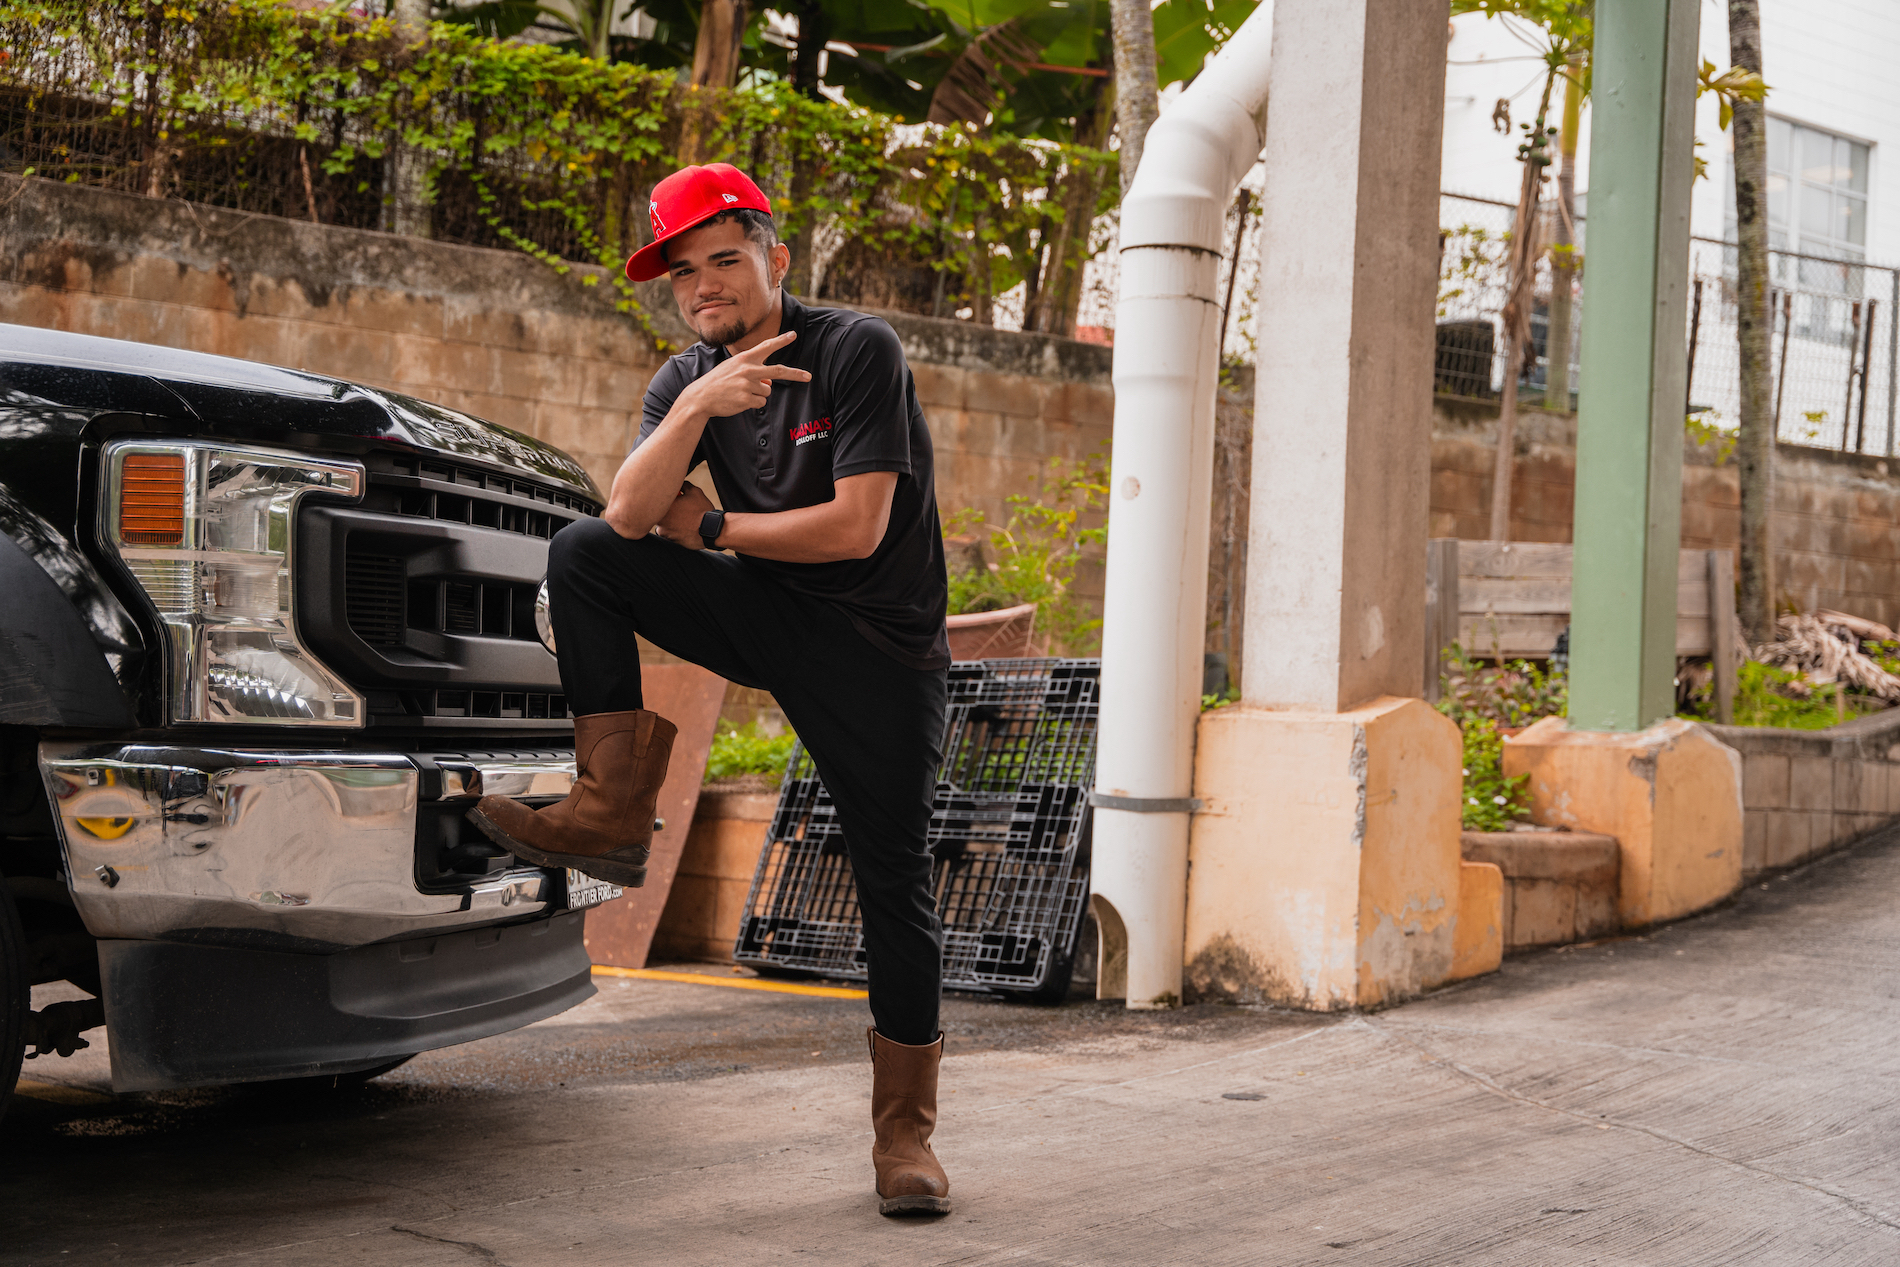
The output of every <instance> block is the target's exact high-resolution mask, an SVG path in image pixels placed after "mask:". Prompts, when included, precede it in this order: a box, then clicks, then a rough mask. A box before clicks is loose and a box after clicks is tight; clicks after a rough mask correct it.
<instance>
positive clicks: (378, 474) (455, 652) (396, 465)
mask: <svg viewBox="0 0 1900 1267" xmlns="http://www.w3.org/2000/svg"><path fill="white" fill-rule="evenodd" d="M365 465H367V466H368V467H369V479H368V487H367V489H366V490H365V494H364V497H363V500H362V502H360V503H359V504H357V505H355V506H349V507H342V506H333V505H320V504H318V503H314V502H313V503H309V504H307V505H306V506H305V507H304V508H303V509H302V510H300V511H299V520H298V522H299V527H298V532H297V547H296V549H297V558H298V563H297V573H296V575H297V586H298V624H299V627H300V629H301V630H302V631H303V632H304V634H305V635H306V636H307V637H308V638H309V639H310V640H311V642H312V645H313V648H315V649H317V650H318V651H319V654H321V655H322V656H323V658H324V660H325V662H326V663H328V664H330V665H332V667H334V668H336V669H337V670H338V671H339V672H340V673H342V674H344V676H345V677H346V678H348V679H349V681H350V682H351V683H352V684H353V685H356V686H357V687H358V688H359V689H362V690H363V691H364V692H365V694H366V697H367V699H368V701H369V712H370V715H371V718H372V719H373V720H374V719H383V720H389V721H406V722H410V723H418V724H424V725H432V724H436V723H435V721H434V719H437V718H440V719H445V720H444V721H443V722H442V723H441V724H445V725H448V724H474V725H477V726H490V727H493V726H502V727H506V726H507V725H508V724H509V723H514V724H516V725H531V724H533V723H535V722H543V723H545V722H547V721H556V722H560V723H563V724H564V723H565V719H566V718H567V717H568V708H567V701H566V699H565V698H564V696H563V695H562V694H561V687H560V674H559V672H558V670H557V668H556V666H555V663H554V657H553V656H552V655H551V654H549V652H548V651H547V649H546V648H545V647H543V646H542V645H541V642H540V639H539V638H538V637H537V636H536V634H535V626H534V600H535V595H536V593H537V591H538V590H539V589H540V586H541V582H542V580H543V578H544V577H545V576H546V574H547V548H548V547H547V543H548V541H549V540H550V539H551V538H552V537H553V536H554V534H555V533H557V532H559V531H560V530H561V529H562V528H564V527H566V526H567V525H568V524H570V523H572V522H573V521H574V520H576V519H579V518H581V517H582V516H584V515H590V514H593V513H596V512H597V510H598V509H599V507H598V505H597V504H596V503H595V502H594V501H592V500H591V499H589V498H587V497H585V496H583V495H581V494H580V493H579V492H577V491H576V490H574V489H571V488H564V487H561V486H559V485H557V484H555V483H553V482H551V481H540V480H534V479H524V478H521V477H519V476H515V475H512V474H511V475H496V474H491V473H489V472H486V471H483V470H480V469H479V468H477V467H474V466H472V465H465V464H462V463H457V462H452V461H442V460H438V459H436V458H434V457H433V456H430V457H423V456H420V455H409V454H403V455H391V454H372V455H371V456H370V458H369V460H368V461H367V462H366V463H365ZM446 719H457V720H456V721H454V722H450V721H448V720H446Z"/></svg>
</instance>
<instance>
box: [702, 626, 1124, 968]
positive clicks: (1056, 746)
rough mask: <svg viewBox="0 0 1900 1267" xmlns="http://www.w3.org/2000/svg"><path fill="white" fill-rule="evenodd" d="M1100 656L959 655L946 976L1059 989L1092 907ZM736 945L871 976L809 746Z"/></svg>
mask: <svg viewBox="0 0 1900 1267" xmlns="http://www.w3.org/2000/svg"><path fill="white" fill-rule="evenodd" d="M1100 669H1101V665H1100V662H1099V661H1097V660H1055V659H1042V660H983V661H975V662H967V663H959V664H955V665H952V666H951V668H950V689H949V700H948V707H947V709H946V711H945V718H944V762H943V766H942V767H941V769H940V770H939V771H938V780H937V792H936V798H935V803H934V805H933V806H932V811H931V816H930V837H929V839H930V850H931V853H932V854H933V855H934V856H935V858H936V867H935V872H934V875H933V877H932V879H933V886H934V888H935V892H936V897H937V911H938V914H939V916H940V917H941V918H942V920H943V933H944V948H943V949H944V964H943V968H944V984H945V985H946V986H949V987H952V988H961V989H982V990H1001V991H1008V992H1012V993H1017V992H1020V993H1039V992H1045V991H1051V990H1055V989H1061V988H1066V986H1067V984H1068V972H1069V968H1070V964H1071V961H1072V959H1073V956H1074V953H1075V949H1076V938H1077V935H1078V933H1079V932H1080V930H1081V926H1082V918H1083V915H1084V913H1085V911H1086V909H1087V906H1088V888H1089V832H1090V828H1091V825H1092V819H1091V814H1090V810H1089V806H1088V790H1089V788H1090V787H1092V786H1093V785H1094V781H1095V726H1096V707H1097V685H1098V681H1099V678H1100ZM733 958H734V959H736V960H738V961H739V962H740V963H746V964H752V965H754V966H756V967H759V968H764V969H767V970H781V971H801V972H810V973H815V974H819V975H822V976H827V977H836V978H841V979H844V980H863V979H864V978H865V976H866V971H865V961H864V938H863V933H862V929H861V927H860V921H859V915H858V898H857V890H856V887H855V886H854V884H853V883H852V877H851V864H850V860H849V858H848V856H847V854H846V850H845V841H844V832H843V829H842V828H841V827H840V825H839V823H838V817H837V809H836V807H835V806H834V805H833V804H832V802H831V797H830V796H829V795H828V794H827V793H826V791H825V787H824V783H823V781H822V780H821V779H819V777H818V772H817V769H816V767H815V766H814V765H813V764H812V760H811V757H810V756H809V755H808V754H807V753H806V752H805V750H804V747H803V745H800V746H798V747H797V748H796V749H794V751H793V755H792V760H791V761H790V762H789V763H788V765H787V766H786V771H785V779H784V782H783V783H782V784H780V787H779V803H778V810H777V812H776V813H775V814H774V815H773V818H772V825H771V828H770V831H769V834H768V836H767V839H766V843H765V847H764V849H763V850H762V851H761V852H760V855H759V866H758V870H757V871H756V872H755V873H754V874H753V877H752V889H751V892H750V894H749V895H748V897H747V900H746V914H745V916H744V918H743V919H742V920H741V922H740V925H739V938H738V942H737V944H736V945H735V947H734V949H733Z"/></svg>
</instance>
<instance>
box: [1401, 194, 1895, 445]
mask: <svg viewBox="0 0 1900 1267" xmlns="http://www.w3.org/2000/svg"><path fill="white" fill-rule="evenodd" d="M1514 214H1515V208H1514V207H1513V206H1512V204H1510V203H1507V202H1499V201H1494V200H1492V199H1486V198H1473V197H1467V196H1464V195H1459V194H1444V195H1441V197H1440V199H1439V224H1440V226H1441V241H1442V243H1443V246H1442V248H1441V251H1440V258H1439V287H1438V373H1437V383H1436V386H1437V389H1438V390H1439V391H1440V392H1441V393H1444V394H1448V395H1454V396H1464V397H1473V398H1479V399H1490V398H1495V397H1496V396H1497V394H1498V393H1499V391H1500V390H1501V389H1502V387H1503V385H1504V372H1505V370H1504V347H1503V334H1502V326H1501V324H1500V321H1499V317H1500V314H1501V313H1502V311H1503V308H1504V297H1505V289H1506V285H1507V279H1506V276H1505V267H1504V260H1505V255H1506V252H1507V251H1508V249H1509V243H1510V232H1511V221H1512V218H1513V216H1514ZM1544 214H1545V217H1546V221H1545V230H1544V237H1545V240H1546V241H1548V240H1549V238H1548V226H1549V217H1550V215H1551V214H1552V209H1550V208H1546V210H1545V213H1544ZM1575 237H1576V239H1577V244H1578V245H1577V252H1578V254H1579V256H1583V257H1585V258H1586V259H1587V255H1588V252H1587V250H1586V249H1585V246H1584V241H1585V237H1586V233H1585V220H1584V218H1583V217H1581V216H1580V217H1578V218H1577V222H1576V226H1575ZM1735 254H1736V251H1735V246H1734V244H1733V243H1728V242H1721V241H1717V240H1714V239H1710V238H1700V237H1699V238H1695V239H1693V240H1692V241H1691V243H1690V264H1689V274H1690V275H1689V287H1690V302H1689V306H1688V307H1689V313H1688V321H1687V325H1686V328H1685V330H1684V332H1683V333H1684V339H1685V344H1686V346H1687V348H1688V350H1689V359H1690V378H1689V390H1688V392H1687V395H1686V399H1685V400H1684V401H1683V412H1684V414H1685V415H1693V416H1694V417H1696V418H1697V419H1698V420H1699V421H1701V422H1703V423H1705V424H1709V425H1711V426H1714V427H1717V428H1720V429H1724V430H1726V429H1732V428H1733V427H1734V426H1735V425H1736V422H1737V421H1738V419H1739V417H1740V412H1741V410H1740V395H1741V384H1740V358H1739V354H1738V351H1737V347H1736V341H1735V335H1736V331H1735V322H1736V304H1735V300H1736V295H1735ZM1769 261H1770V262H1769V277H1770V281H1771V284H1772V286H1773V287H1774V293H1773V311H1774V340H1773V349H1772V353H1773V360H1772V372H1773V380H1774V399H1775V402H1776V419H1777V423H1776V435H1777V436H1778V437H1779V438H1780V439H1781V440H1783V441H1786V442H1788V443H1792V444H1803V445H1809V446H1814V447H1819V448H1830V449H1838V450H1845V451H1849V452H1858V453H1881V454H1892V453H1893V452H1894V451H1895V442H1896V439H1897V437H1896V418H1895V412H1896V410H1895V407H1896V403H1900V393H1897V392H1896V390H1895V385H1896V377H1897V373H1896V372H1897V371H1900V325H1897V324H1896V322H1895V320H1894V318H1895V315H1896V310H1900V271H1896V270H1895V269H1893V268H1889V267H1886V266H1884V265H1879V264H1868V263H1866V262H1864V261H1860V260H1843V259H1830V258H1827V257H1823V256H1817V255H1806V254H1801V253H1799V252H1793V251H1777V250H1771V251H1770V252H1769ZM1586 272H1587V268H1580V269H1578V270H1576V271H1575V272H1574V273H1573V275H1572V277H1573V283H1572V284H1573V292H1572V294H1573V298H1572V303H1571V331H1572V334H1571V340H1570V348H1571V355H1570V363H1571V368H1570V374H1569V384H1570V390H1571V393H1572V398H1571V400H1569V401H1562V402H1559V401H1555V400H1553V401H1551V402H1550V404H1551V406H1552V407H1561V408H1566V409H1568V408H1571V407H1573V406H1574V401H1575V397H1574V393H1575V391H1576V384H1577V371H1578V368H1579V366H1580V361H1579V356H1578V354H1579V351H1580V347H1581V343H1582V329H1583V303H1584V299H1585V291H1586V289H1587V285H1586V282H1585V274H1586ZM1556 276H1557V275H1556V273H1555V270H1553V269H1552V267H1551V261H1550V255H1549V252H1542V253H1541V257H1540V259H1539V262H1538V265H1537V276H1536V278H1535V282H1534V285H1533V294H1534V303H1533V308H1532V314H1531V338H1530V348H1529V349H1528V352H1527V354H1526V355H1525V357H1524V360H1523V362H1522V367H1521V372H1520V375H1519V378H1518V391H1519V398H1520V399H1522V400H1524V401H1525V402H1526V403H1529V404H1539V403H1542V401H1543V399H1544V396H1545V393H1546V389H1547V386H1548V384H1549V382H1550V378H1551V374H1550V364H1549V356H1548V351H1549V346H1550V340H1549V323H1550V312H1551V307H1552V304H1551V299H1552V286H1553V281H1554V280H1555V279H1556Z"/></svg>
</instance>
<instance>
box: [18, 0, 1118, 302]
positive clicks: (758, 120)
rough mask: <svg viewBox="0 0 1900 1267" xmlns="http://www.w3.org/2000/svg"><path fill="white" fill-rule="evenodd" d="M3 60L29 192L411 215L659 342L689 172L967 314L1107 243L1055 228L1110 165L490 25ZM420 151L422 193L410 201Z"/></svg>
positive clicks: (69, 34) (78, 32)
mask: <svg viewBox="0 0 1900 1267" xmlns="http://www.w3.org/2000/svg"><path fill="white" fill-rule="evenodd" d="M0 46H4V48H5V49H7V50H8V51H9V54H10V55H9V56H8V57H7V58H5V59H4V60H0V92H5V91H6V90H11V92H10V93H9V94H8V96H9V98H10V100H9V103H8V120H7V121H8V124H9V142H10V147H11V148H13V149H14V150H15V151H16V153H19V154H22V155H25V156H26V162H25V163H24V164H23V166H24V168H25V169H26V170H27V171H28V172H29V173H30V174H37V175H41V176H45V177H49V178H52V179H59V180H68V181H73V182H76V183H87V184H97V185H102V186H106V187H114V188H123V189H130V190H132V191H134V192H142V193H155V194H158V195H160V196H172V197H187V198H191V199H193V200H196V201H204V202H210V203H214V204H218V205H226V206H234V207H239V208H242V209H245V210H261V211H268V212H270V213H273V214H280V215H289V216H295V217H299V218H301V217H303V216H304V215H306V214H309V215H311V216H313V217H314V216H316V215H317V212H318V206H317V204H318V203H322V205H323V207H324V208H325V209H326V210H327V211H328V212H329V213H330V214H328V215H327V216H325V217H324V218H325V219H326V220H328V221H330V222H336V223H344V222H351V220H350V217H352V216H354V217H355V220H354V222H355V223H357V224H359V226H360V227H385V228H387V227H391V223H392V214H393V213H392V212H391V210H390V208H391V207H392V206H394V205H395V203H396V202H397V201H398V200H399V199H401V198H405V197H407V198H409V199H410V201H412V202H419V203H420V204H421V206H420V207H419V208H416V209H414V214H416V215H417V216H419V217H420V220H419V221H418V222H419V223H421V224H423V225H424V226H428V225H430V224H433V226H434V228H433V229H430V228H428V227H425V228H424V229H423V230H421V231H425V232H432V233H433V234H434V235H435V236H442V237H447V238H450V239H452V240H473V241H480V242H482V243H484V244H491V245H505V246H508V247H511V248H513V249H516V250H519V251H521V252H523V253H525V254H528V255H530V256H533V257H534V258H536V259H539V260H542V261H543V262H545V263H546V264H548V265H549V266H550V267H552V268H555V269H557V270H559V271H562V272H566V271H569V270H570V269H571V268H572V266H574V265H576V264H582V265H590V266H597V267H598V268H600V269H601V270H603V272H602V273H601V274H599V275H596V274H595V273H594V272H593V271H592V270H591V269H589V270H587V271H586V272H584V274H583V275H582V276H581V278H580V279H579V281H580V284H582V285H589V286H598V285H599V284H600V278H601V276H604V277H606V278H607V279H608V282H609V284H610V285H611V286H612V287H613V288H614V290H615V292H616V294H615V303H616V306H617V307H618V308H619V309H620V310H621V311H623V312H626V313H628V314H629V315H631V316H633V317H635V318H636V319H639V320H641V321H642V323H643V324H646V323H645V321H644V314H642V313H641V312H640V303H639V298H638V295H637V292H636V290H635V288H634V287H633V286H632V284H630V283H629V282H628V281H627V280H626V278H625V277H624V275H623V274H622V272H621V267H620V266H621V262H622V261H623V260H624V259H625V258H626V256H627V255H628V254H629V253H631V252H632V251H633V250H635V249H637V248H638V247H639V246H641V245H643V244H644V243H645V242H646V241H647V240H649V239H650V234H649V232H648V228H647V214H646V194H647V192H648V191H649V190H650V189H651V187H652V185H653V184H654V183H655V182H656V181H657V180H658V179H659V178H660V177H661V176H664V175H665V174H666V173H667V172H668V171H671V170H673V169H674V168H675V167H677V166H678V165H679V164H680V163H681V162H682V161H686V160H687V159H691V160H692V161H699V162H710V161H716V160H724V161H730V162H733V163H736V164H738V165H739V166H740V167H742V168H744V169H745V170H747V171H748V172H749V173H750V174H751V175H752V176H753V178H754V179H755V180H757V181H758V182H759V184H760V186H761V187H762V188H763V189H764V190H765V191H766V193H767V195H768V196H769V197H770V198H771V199H772V204H773V210H774V215H775V218H776V220H777V221H778V227H779V231H780V233H781V235H782V236H784V237H786V238H787V239H788V240H792V239H798V238H799V237H800V235H807V234H809V233H810V232H811V231H813V230H822V231H823V232H824V233H825V234H826V235H828V236H829V237H830V238H831V239H832V240H834V241H843V242H846V243H850V244H853V246H854V247H855V248H867V247H868V248H870V249H872V250H874V251H878V252H882V253H883V258H885V259H892V260H900V261H904V262H908V263H911V264H914V265H916V266H919V267H923V268H927V269H930V270H933V271H934V272H937V273H942V274H945V275H947V279H948V280H952V281H954V282H955V285H954V286H951V287H949V288H948V293H949V297H950V299H951V301H952V304H953V308H954V305H956V304H959V303H961V302H964V301H966V300H969V301H971V302H975V299H976V297H979V296H980V297H981V298H982V299H983V301H984V302H985V303H986V302H987V298H988V297H989V296H992V295H995V294H998V293H1000V292H1002V291H1004V290H1007V289H1009V288H1010V287H1011V286H1014V285H1015V284H1016V283H1017V282H1020V281H1024V280H1025V279H1028V278H1031V277H1032V276H1034V275H1037V270H1039V269H1040V270H1043V271H1042V273H1041V275H1043V276H1052V277H1053V276H1059V275H1060V273H1059V272H1058V271H1056V270H1059V269H1060V268H1066V267H1073V266H1075V265H1077V264H1079V263H1080V261H1081V260H1082V259H1084V258H1086V257H1087V255H1088V254H1089V253H1090V251H1091V248H1092V246H1093V245H1094V244H1093V243H1091V242H1090V241H1089V237H1090V235H1088V234H1086V233H1085V234H1079V235H1064V234H1062V233H1061V232H1060V231H1059V230H1060V227H1061V225H1062V223H1063V222H1064V220H1065V217H1067V215H1068V214H1069V204H1070V203H1071V202H1072V201H1073V197H1072V196H1071V191H1076V190H1080V191H1082V192H1084V193H1086V194H1089V195H1092V196H1093V198H1094V202H1095V206H1094V210H1095V211H1096V212H1098V213H1099V212H1100V211H1102V210H1106V209H1107V208H1109V207H1111V206H1112V205H1113V202H1114V186H1115V182H1114V181H1112V180H1107V179H1104V176H1105V175H1106V173H1107V172H1108V165H1109V163H1110V162H1111V158H1110V156H1109V155H1107V154H1104V153H1101V152H1099V151H1095V150H1090V149H1085V148H1082V147H1078V146H1074V145H1065V144H1059V143H1056V142H1053V141H1045V140H1026V139H1020V138H1014V137H1005V136H994V135H987V134H982V133H979V132H978V131H976V130H975V129H973V128H970V127H968V126H966V125H943V126H940V125H934V124H911V125H903V124H900V123H899V122H898V121H897V120H896V119H894V118H892V117H891V116H888V115H883V114H879V113H876V112H873V111H870V110H864V109H859V108H856V107H851V106H841V105H837V104H835V103H832V102H830V101H812V100H810V99H808V98H806V97H803V96H801V95H799V94H798V93H797V92H795V91H794V90H792V89H791V88H790V87H788V86H786V85H784V84H781V83H773V82H768V83H764V84H762V85H759V86H753V87H747V88H744V89H739V90H723V89H706V88H694V87H691V86H690V85H687V84H684V83H682V82H681V80H680V78H679V77H678V76H677V74H675V73H671V72H656V71H652V70H648V69H645V68H643V67H639V66H634V65H628V64H623V63H610V62H603V61H598V60H595V59H593V58H589V57H586V56H582V55H579V54H577V53H573V52H569V51H565V50H561V49H556V48H552V47H548V46H546V45H533V44H511V43H503V42H499V41H497V40H494V39H490V38H486V37H484V36H482V35H481V34H480V33H479V32H478V31H477V30H476V29H475V28H474V27H470V26H462V25H450V24H444V23H437V24H435V25H434V26H432V27H430V28H429V29H428V30H427V31H426V32H423V33H420V34H419V35H418V36H415V37H412V36H411V35H410V34H409V33H406V32H404V31H403V30H401V29H399V28H398V27H397V26H396V25H395V24H394V23H393V22H392V21H391V20H389V19H387V18H374V19H365V18H363V17H361V16H359V15H354V14H350V13H346V12H342V11H341V9H340V6H333V7H331V8H329V9H323V10H317V11H299V10H297V9H293V8H291V7H289V6H288V5H286V4H283V3H281V2H280V0H200V2H197V3H193V2H190V0H183V2H181V0H171V2H169V3H166V2H163V0H160V2H153V0H106V2H105V3H87V2H84V0H0ZM14 142H20V143H19V144H14ZM399 154H400V155H401V157H402V159H403V161H404V162H405V163H409V164H411V165H412V167H413V170H415V171H416V172H418V173H419V178H418V179H417V180H416V181H415V183H414V184H413V186H411V187H406V192H405V189H395V188H394V187H393V186H392V183H391V179H390V176H389V172H390V171H391V164H392V163H394V162H395V161H396V158H397V156H398V155H399ZM298 164H307V169H301V168H299V167H298V166H297V165H298ZM16 170H19V169H18V168H16ZM304 170H307V171H308V172H309V173H310V176H309V177H308V178H306V177H305V176H304V174H303V173H304ZM309 179H316V180H320V181H321V184H322V192H323V197H322V198H321V199H319V198H317V197H316V196H315V193H314V186H313V185H310V184H308V183H306V182H307V180H309ZM392 190H393V192H392ZM307 203H308V204H309V205H306V204H307ZM450 213H454V214H453V215H451V214H450ZM457 217H459V219H458V218H457ZM451 219H453V220H455V222H456V224H457V225H459V226H462V227H459V228H449V229H444V228H443V226H444V224H445V221H447V220H451ZM1065 243H1066V245H1064V244H1065ZM1052 244H1054V245H1055V246H1057V247H1061V248H1063V249H1064V250H1065V251H1066V257H1065V259H1063V260H1054V261H1051V260H1048V259H1046V257H1047V256H1048V254H1049V253H1050V247H1051V245H1052ZM807 249H809V246H808V248H807ZM647 329H648V332H649V334H651V333H652V327H651V326H650V325H647Z"/></svg>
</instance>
